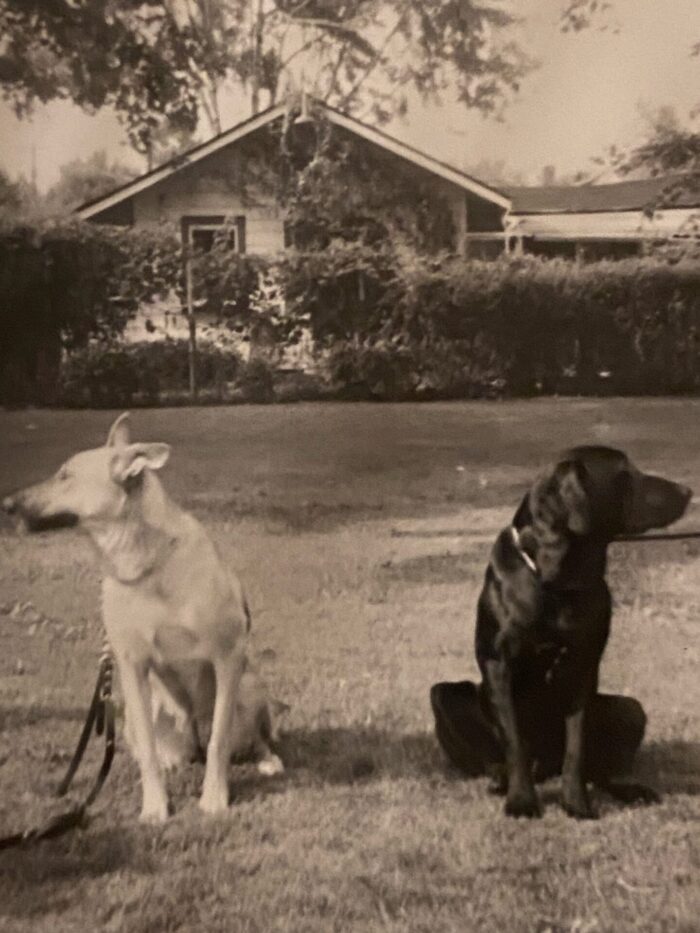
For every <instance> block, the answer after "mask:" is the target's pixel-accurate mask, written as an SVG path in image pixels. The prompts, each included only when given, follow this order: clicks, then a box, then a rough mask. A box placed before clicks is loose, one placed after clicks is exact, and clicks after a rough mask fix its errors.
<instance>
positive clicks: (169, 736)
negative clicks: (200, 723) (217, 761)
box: [149, 665, 203, 771]
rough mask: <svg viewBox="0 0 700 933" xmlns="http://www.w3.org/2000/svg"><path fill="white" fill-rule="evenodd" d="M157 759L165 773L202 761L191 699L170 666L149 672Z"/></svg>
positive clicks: (163, 666)
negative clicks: (188, 763)
mask: <svg viewBox="0 0 700 933" xmlns="http://www.w3.org/2000/svg"><path fill="white" fill-rule="evenodd" d="M149 682H150V685H151V700H152V705H153V728H154V730H155V736H156V752H157V754H158V759H159V761H160V763H161V765H162V767H163V768H165V770H166V771H168V770H170V769H171V768H176V767H179V766H181V765H184V764H187V762H190V761H197V760H200V761H201V760H202V758H203V751H202V749H201V746H200V742H199V736H198V733H197V722H196V719H195V717H194V710H193V706H192V699H191V697H190V694H189V693H188V691H187V688H186V687H185V685H184V684H183V682H182V680H181V679H180V678H179V677H178V675H177V673H176V672H175V671H174V670H173V668H172V667H170V666H167V665H161V666H159V667H158V668H157V669H152V670H151V671H150V672H149Z"/></svg>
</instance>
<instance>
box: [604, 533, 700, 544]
mask: <svg viewBox="0 0 700 933" xmlns="http://www.w3.org/2000/svg"><path fill="white" fill-rule="evenodd" d="M691 538H700V531H672V532H670V533H669V534H662V533H661V532H658V533H656V534H653V535H649V534H643V535H618V536H617V537H615V538H613V540H612V543H613V544H615V542H616V541H634V542H637V541H687V540H689V539H691Z"/></svg>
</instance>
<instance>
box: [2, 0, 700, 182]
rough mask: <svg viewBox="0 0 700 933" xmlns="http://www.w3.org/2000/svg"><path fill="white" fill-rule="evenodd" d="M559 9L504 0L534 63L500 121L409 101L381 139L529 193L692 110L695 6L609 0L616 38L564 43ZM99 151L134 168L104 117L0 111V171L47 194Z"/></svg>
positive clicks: (53, 109) (138, 160)
mask: <svg viewBox="0 0 700 933" xmlns="http://www.w3.org/2000/svg"><path fill="white" fill-rule="evenodd" d="M563 2H564V0H513V3H512V7H513V8H517V11H518V13H519V14H520V15H521V16H522V23H521V25H519V26H518V27H517V29H516V31H515V34H514V37H516V38H518V39H519V40H520V42H521V44H522V45H523V47H524V48H525V50H526V51H527V52H528V54H529V55H531V56H533V57H534V58H535V59H537V60H538V61H539V63H540V64H539V67H538V68H537V69H536V70H535V71H533V72H532V73H531V74H530V75H529V76H528V77H527V78H526V79H525V80H524V81H523V82H522V85H521V88H520V91H519V93H518V94H517V96H516V97H515V98H514V99H513V101H512V102H510V103H509V105H508V106H507V108H506V109H505V112H504V114H503V117H502V119H501V120H497V119H495V118H493V117H491V118H485V117H483V116H482V115H481V114H479V113H478V112H474V111H466V110H465V108H464V106H463V105H459V104H457V103H455V102H450V101H445V103H444V104H443V106H441V107H436V106H435V105H431V106H424V105H422V104H421V102H420V101H419V100H412V101H411V105H410V108H409V113H408V116H407V117H406V118H405V119H402V120H400V121H394V122H393V123H392V124H390V125H389V126H388V127H386V129H387V130H388V132H390V133H392V134H393V135H395V136H397V137H398V138H400V139H403V140H405V141H406V142H409V143H411V144H412V145H414V146H417V147H419V148H421V149H423V150H424V151H426V152H429V153H430V154H431V155H434V156H436V157H437V158H440V159H443V160H444V161H447V162H450V163H452V164H453V165H455V166H457V167H459V168H466V167H469V166H473V165H475V164H477V163H479V162H480V161H482V160H491V161H501V160H502V161H504V162H505V164H506V166H507V167H508V168H509V169H510V170H511V171H512V172H517V173H519V174H521V175H523V176H524V177H525V179H526V180H527V181H528V182H529V183H533V184H536V183H537V182H538V181H539V180H540V176H541V172H542V169H543V167H544V166H545V165H553V166H554V167H555V169H556V171H557V174H558V175H567V174H572V173H574V172H576V171H579V170H584V171H585V170H592V169H593V168H594V165H593V163H592V161H591V160H592V158H593V157H596V156H600V155H603V154H604V153H605V151H606V150H607V149H608V147H609V146H611V145H629V144H631V143H634V142H635V140H639V139H641V137H642V135H643V133H644V130H645V128H646V125H647V124H646V123H645V120H644V117H643V115H642V114H643V112H644V110H645V109H646V110H647V111H648V110H654V109H656V108H658V107H660V106H666V105H671V106H673V107H674V108H675V109H676V111H677V112H678V114H679V115H680V116H681V117H685V116H687V114H688V113H689V112H690V110H691V108H692V107H693V106H694V105H696V104H698V103H699V102H700V57H691V55H690V51H691V46H692V45H693V43H694V42H697V41H700V0H614V6H615V10H614V15H613V21H614V24H616V25H617V26H618V27H619V31H617V32H615V31H613V30H612V29H610V30H608V31H606V32H601V31H599V30H595V29H594V30H586V31H584V32H581V33H575V34H562V33H561V32H560V31H559V29H558V26H557V17H558V12H559V10H560V9H561V7H562V5H563ZM228 103H229V106H228V107H227V108H226V111H225V117H226V118H227V123H225V125H232V124H233V123H235V122H236V121H237V119H242V118H244V117H245V116H247V115H248V114H247V112H246V111H245V110H243V109H241V108H240V107H237V105H236V104H237V102H236V101H235V100H231V101H229V102H228ZM99 149H105V150H106V151H107V152H108V154H109V156H110V157H113V158H115V159H118V160H119V161H122V162H125V163H127V164H129V165H131V166H132V167H133V168H134V169H135V170H137V171H138V170H145V165H144V162H143V159H142V157H140V156H138V155H136V154H135V153H134V152H133V150H131V149H130V148H129V146H128V143H127V142H126V138H125V136H124V133H123V131H122V129H121V127H120V125H119V122H118V121H117V119H116V117H115V116H114V115H113V114H111V113H108V112H102V113H100V114H98V115H97V116H87V115H86V114H84V113H82V112H81V111H80V110H78V109H77V108H76V107H74V106H73V105H71V104H69V103H67V102H57V103H53V104H50V105H47V106H41V107H37V109H36V112H35V114H34V115H33V117H32V119H31V120H26V119H25V120H21V121H20V120H17V119H16V118H15V116H14V115H13V113H12V111H11V109H10V108H9V107H8V106H7V105H5V104H4V103H2V102H0V167H1V168H3V169H4V170H5V171H6V172H8V174H9V175H10V176H11V177H17V176H19V175H25V176H26V177H29V176H30V174H31V170H32V159H33V153H34V159H35V163H36V175H37V182H38V185H39V187H40V188H41V189H42V190H46V189H47V188H48V187H49V186H50V185H51V184H53V183H54V182H55V181H56V180H57V178H58V176H59V168H60V166H61V164H63V163H65V162H68V161H71V160H72V159H76V158H84V157H86V156H89V155H90V154H91V153H92V152H94V151H96V150H99Z"/></svg>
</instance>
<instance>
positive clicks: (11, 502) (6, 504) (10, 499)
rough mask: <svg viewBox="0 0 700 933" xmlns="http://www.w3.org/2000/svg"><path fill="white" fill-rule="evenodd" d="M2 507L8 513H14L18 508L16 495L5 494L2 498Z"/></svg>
mask: <svg viewBox="0 0 700 933" xmlns="http://www.w3.org/2000/svg"><path fill="white" fill-rule="evenodd" d="M2 508H3V511H4V512H7V514H8V515H12V514H13V513H14V511H15V510H16V508H17V500H16V499H15V497H14V496H5V498H4V499H3V500H2Z"/></svg>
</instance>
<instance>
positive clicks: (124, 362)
mask: <svg viewBox="0 0 700 933" xmlns="http://www.w3.org/2000/svg"><path fill="white" fill-rule="evenodd" d="M197 364H198V366H197V374H198V380H199V387H200V391H201V393H202V397H203V398H211V399H213V400H216V401H221V400H222V399H225V398H226V393H227V387H228V385H229V383H231V382H233V381H234V380H235V379H236V378H237V377H239V376H240V375H241V373H242V372H243V371H244V370H245V366H244V364H243V363H242V361H241V358H240V357H239V356H238V354H236V353H235V352H233V351H231V349H230V348H227V349H223V348H221V347H217V346H215V345H213V344H210V343H204V344H200V346H199V347H198V350H197ZM187 390H188V345H187V341H185V340H159V341H152V342H142V343H121V342H119V341H107V342H95V343H91V344H89V345H88V346H86V347H83V348H81V349H80V350H76V351H74V352H73V353H71V354H70V355H69V356H68V357H67V359H66V361H65V363H64V365H63V367H62V369H61V377H60V382H59V386H58V396H59V401H60V403H61V404H62V405H67V406H69V407H76V408H115V407H116V408H119V407H129V406H133V405H139V404H140V405H144V404H145V405H154V404H158V403H159V402H162V403H173V402H178V401H183V400H184V399H185V398H186V397H187Z"/></svg>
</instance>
